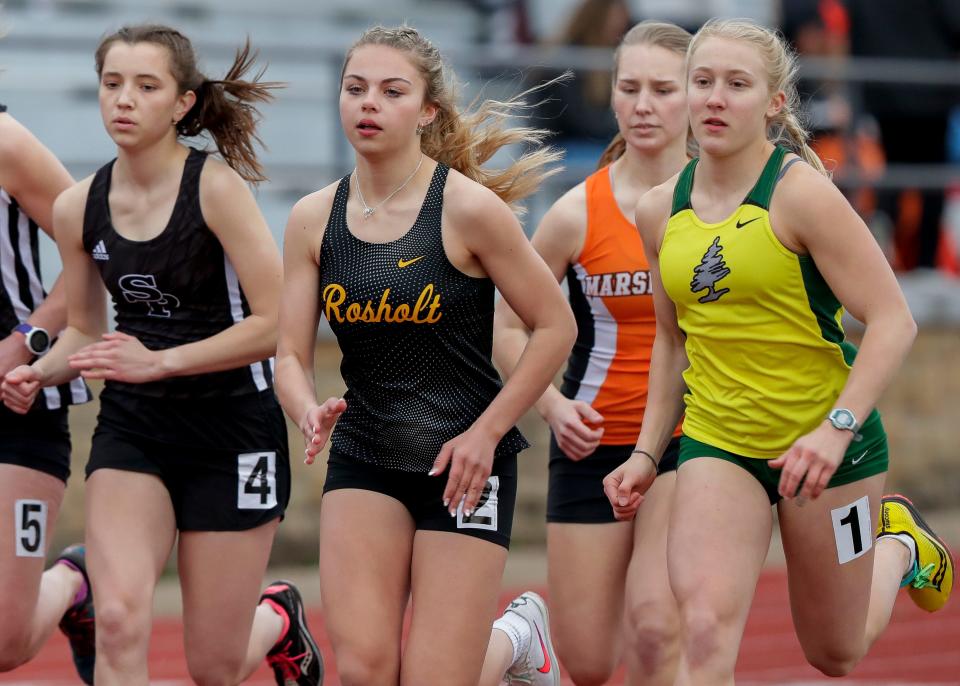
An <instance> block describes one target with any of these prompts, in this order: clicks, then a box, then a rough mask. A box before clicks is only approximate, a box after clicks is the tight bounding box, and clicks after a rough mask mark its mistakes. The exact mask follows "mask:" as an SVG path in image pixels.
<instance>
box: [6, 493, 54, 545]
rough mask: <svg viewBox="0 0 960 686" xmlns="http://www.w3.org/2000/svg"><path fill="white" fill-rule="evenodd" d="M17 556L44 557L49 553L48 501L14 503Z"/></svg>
mask: <svg viewBox="0 0 960 686" xmlns="http://www.w3.org/2000/svg"><path fill="white" fill-rule="evenodd" d="M13 510H14V518H15V521H16V527H17V528H16V534H15V537H16V539H17V557H43V556H44V555H46V553H47V540H46V539H47V503H46V502H44V501H43V500H18V501H16V502H15V503H14V504H13Z"/></svg>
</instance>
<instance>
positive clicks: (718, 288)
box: [660, 147, 856, 459]
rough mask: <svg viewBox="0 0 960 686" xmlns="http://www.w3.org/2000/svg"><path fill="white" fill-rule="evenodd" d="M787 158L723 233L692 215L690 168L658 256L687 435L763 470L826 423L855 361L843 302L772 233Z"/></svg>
mask: <svg viewBox="0 0 960 686" xmlns="http://www.w3.org/2000/svg"><path fill="white" fill-rule="evenodd" d="M786 152H787V151H786V150H784V149H783V148H780V147H777V148H775V149H774V151H773V153H772V154H771V156H770V159H769V160H768V161H767V163H766V165H765V166H764V169H763V172H762V173H761V175H760V178H759V180H758V181H757V183H756V185H755V186H754V187H753V189H752V190H751V191H750V193H749V194H748V195H747V197H746V198H745V199H744V201H743V202H742V203H741V204H740V206H739V207H738V208H737V209H736V210H735V211H734V212H733V214H731V215H730V216H729V217H727V218H726V219H724V220H723V221H721V222H718V223H715V224H710V223H707V222H704V221H701V220H700V218H699V217H697V215H696V213H695V212H694V211H693V207H692V206H691V203H690V193H691V190H692V188H693V176H694V172H695V170H696V167H697V161H698V160H696V159H694V160H691V161H690V162H689V163H688V164H687V166H686V167H685V168H684V170H683V171H682V172H681V174H680V177H679V179H678V181H677V185H676V189H675V190H674V194H673V209H672V211H671V216H670V220H669V221H668V222H667V228H666V232H665V234H664V237H663V242H662V245H661V248H660V271H661V275H662V278H663V285H664V289H665V290H666V293H667V295H668V296H669V297H670V299H671V300H672V301H673V302H674V304H675V305H676V308H677V318H678V322H679V325H680V328H681V329H682V330H683V332H684V334H685V335H686V352H687V357H688V359H689V362H690V366H689V367H688V368H687V370H686V371H685V372H684V374H683V377H684V380H685V381H686V385H687V393H686V395H685V398H684V399H685V401H686V416H685V419H684V422H683V432H684V434H685V435H687V436H690V437H691V438H694V439H696V440H698V441H702V442H704V443H708V444H711V445H715V446H717V447H719V448H723V449H724V450H728V451H730V452H733V453H736V454H738V455H743V456H746V457H755V458H765V459H772V458H775V457H779V456H780V455H781V454H782V453H783V452H784V451H785V450H786V449H787V448H789V447H790V445H791V444H792V443H793V441H794V440H796V439H797V438H798V437H799V436H801V435H803V434H805V433H808V432H809V431H812V430H813V429H814V428H815V427H816V426H817V424H819V423H820V422H822V421H823V420H824V418H825V417H826V416H827V414H828V413H829V412H830V409H831V408H832V407H833V403H834V402H835V401H836V399H837V396H839V394H840V391H841V389H842V388H843V386H844V384H845V383H846V380H847V376H848V375H849V372H850V365H851V364H853V358H854V356H855V355H856V348H854V347H853V345H851V344H850V343H848V342H846V341H845V340H844V333H843V328H842V326H841V323H840V317H841V314H842V312H843V310H842V308H841V305H840V302H839V301H838V300H837V298H836V297H835V296H834V294H833V293H832V292H831V290H830V288H829V286H828V285H827V283H826V282H825V281H824V279H823V277H822V276H821V275H820V272H819V271H818V269H817V265H816V264H815V263H814V261H813V259H812V258H811V257H809V256H804V255H797V254H796V253H794V252H791V251H790V250H788V249H787V248H786V247H785V246H784V245H783V244H782V243H781V242H780V241H779V240H778V239H777V237H776V235H775V234H774V233H773V229H772V228H771V225H770V212H769V210H770V198H771V197H772V195H773V189H774V187H775V186H776V183H777V181H778V179H779V176H780V167H781V165H782V164H783V159H784V156H785V155H786ZM811 201H815V199H811Z"/></svg>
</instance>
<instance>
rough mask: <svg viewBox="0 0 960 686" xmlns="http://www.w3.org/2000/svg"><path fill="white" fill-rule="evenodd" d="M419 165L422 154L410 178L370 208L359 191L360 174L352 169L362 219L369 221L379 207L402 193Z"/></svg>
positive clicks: (418, 169) (418, 168)
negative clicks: (361, 207)
mask: <svg viewBox="0 0 960 686" xmlns="http://www.w3.org/2000/svg"><path fill="white" fill-rule="evenodd" d="M421 164H423V153H420V161H419V162H417V167H416V169H414V170H413V173H411V174H410V176H408V177H407V178H406V179H404V181H403V183H401V184H400V185H399V186H397V187H396V189H395V190H394V191H393V193H391V194H390V195H388V196H387V197H385V198H384V199H383V200H381V201H380V202H378V203H377V204H376V205H374V206H373V207H370V206H369V205H367V201H366V200H364V199H363V191H361V190H360V174H359V172H358V171H357V168H356V167H354V168H353V181H354V183H355V185H356V186H357V197H358V198H360V204H361V205H363V218H364V219H369V218H370V215H371V214H373V213H374V212H376V211H377V210H378V209H380V206H381V205H383V203H385V202H386V201H387V200H389V199H390V198H392V197H393V196H395V195H396V194H397V193H399V192H400V191H402V190H403V189H404V188H405V187H406V185H407V184H408V183H410V180H411V179H413V177H414V176H416V175H417V172H418V171H420V165H421Z"/></svg>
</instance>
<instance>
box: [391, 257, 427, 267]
mask: <svg viewBox="0 0 960 686" xmlns="http://www.w3.org/2000/svg"><path fill="white" fill-rule="evenodd" d="M424 257H426V255H421V256H420V257H414V258H413V259H412V260H404V259H402V258H401V259H399V260H397V267H399V268H400V269H403V268H404V267H409V266H410V265H411V264H413V263H414V262H419V261H420V260H422V259H423V258H424Z"/></svg>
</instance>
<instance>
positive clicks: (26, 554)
mask: <svg viewBox="0 0 960 686" xmlns="http://www.w3.org/2000/svg"><path fill="white" fill-rule="evenodd" d="M72 183H73V179H71V178H70V174H68V173H67V170H66V169H64V168H63V165H62V164H60V162H59V161H58V160H57V159H56V157H54V156H53V154H52V153H51V152H50V151H49V150H47V149H46V148H45V147H44V146H43V144H42V143H40V141H38V140H37V139H36V138H35V137H34V136H33V135H32V134H31V133H30V132H29V131H28V130H27V129H26V128H25V127H24V126H23V125H22V124H20V123H19V122H18V121H17V120H15V119H14V118H13V117H12V116H10V115H9V114H7V113H6V107H4V106H3V105H0V275H2V279H0V331H2V332H4V333H3V334H2V339H0V378H2V377H3V376H4V375H5V374H6V373H7V372H9V371H10V370H11V369H13V368H15V367H17V366H19V365H21V364H25V363H28V362H30V361H31V360H33V359H35V358H36V357H37V356H38V355H42V354H44V353H45V352H46V349H47V347H48V346H49V343H50V338H51V336H56V335H57V334H58V333H59V332H60V330H61V329H62V328H63V326H64V324H65V323H66V305H65V291H64V284H63V280H62V279H58V281H57V283H56V284H55V285H54V287H53V289H52V290H51V292H50V295H49V296H47V294H46V293H45V292H44V289H43V283H42V281H41V278H40V255H39V253H38V249H39V233H40V231H41V230H42V231H43V232H44V233H46V234H47V235H49V236H50V237H52V236H53V232H52V221H51V219H52V214H53V201H54V200H55V199H56V197H57V195H58V194H59V193H60V192H61V191H63V190H64V189H65V188H67V187H69V186H70V184H72ZM89 400H90V391H89V389H87V387H86V384H85V383H84V382H83V380H81V379H74V380H73V381H71V382H69V383H64V384H62V385H60V386H54V387H50V388H45V389H44V390H43V392H42V393H39V394H38V395H37V397H36V399H35V400H34V402H33V403H32V404H31V405H29V406H25V407H20V408H17V409H16V411H13V410H11V409H9V408H7V407H6V406H4V405H0V589H3V591H2V592H0V617H3V621H2V622H0V671H4V672H5V671H9V670H11V669H14V668H16V667H18V666H20V665H21V664H23V663H25V662H27V661H28V660H30V659H31V658H32V657H33V656H34V655H36V653H37V651H39V650H40V648H41V647H42V646H43V644H44V643H45V642H46V640H47V638H48V637H49V636H50V634H51V633H52V631H53V629H54V628H55V627H56V625H57V622H60V627H61V628H62V629H63V630H64V632H65V633H66V634H67V636H68V638H69V639H70V645H71V648H72V649H73V654H74V660H75V663H76V666H77V669H78V671H79V674H80V677H81V679H83V681H84V682H86V683H88V684H89V683H92V682H93V661H94V636H93V614H92V612H93V606H92V599H91V595H90V589H89V585H88V584H87V583H86V577H85V571H84V569H85V564H84V554H83V547H82V546H71V547H70V548H68V549H67V550H65V551H64V552H63V553H61V555H60V558H59V559H58V563H59V564H55V565H54V566H52V567H51V568H50V569H49V570H47V571H46V572H44V571H43V564H44V561H45V558H46V555H47V547H48V544H49V542H50V538H51V536H52V535H53V528H54V524H55V523H56V521H57V515H58V514H59V511H60V504H61V503H62V502H63V494H64V490H65V488H66V483H67V478H68V477H69V475H70V432H69V429H68V427H67V408H68V407H69V406H70V405H74V404H79V403H85V402H87V401H89Z"/></svg>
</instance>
